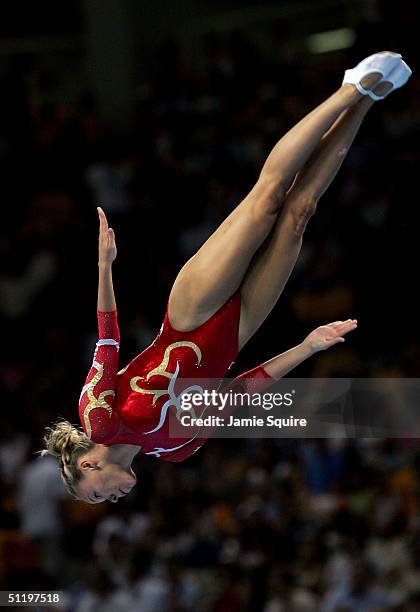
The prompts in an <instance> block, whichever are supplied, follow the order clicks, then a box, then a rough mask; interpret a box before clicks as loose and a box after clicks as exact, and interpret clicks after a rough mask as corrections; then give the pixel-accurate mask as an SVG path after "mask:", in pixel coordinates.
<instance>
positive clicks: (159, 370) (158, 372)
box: [130, 341, 202, 406]
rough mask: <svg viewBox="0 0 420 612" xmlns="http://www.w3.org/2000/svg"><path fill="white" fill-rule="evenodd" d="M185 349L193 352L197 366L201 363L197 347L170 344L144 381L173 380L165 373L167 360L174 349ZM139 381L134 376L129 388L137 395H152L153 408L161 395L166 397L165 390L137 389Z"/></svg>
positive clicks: (138, 378) (169, 373)
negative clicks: (153, 378) (163, 377)
mask: <svg viewBox="0 0 420 612" xmlns="http://www.w3.org/2000/svg"><path fill="white" fill-rule="evenodd" d="M184 346H185V347H187V348H190V349H192V350H193V351H194V353H195V354H196V356H197V365H200V362H201V357H202V353H201V349H200V347H198V346H197V345H196V344H195V343H194V342H188V341H185V342H173V343H172V344H169V345H168V346H167V347H166V349H165V353H164V355H163V359H162V361H161V363H160V364H159V365H158V366H157V367H156V368H154V369H153V370H150V372H148V374H147V376H146V380H150V378H151V377H152V376H165V377H166V378H169V379H171V378H173V375H174V373H173V372H168V371H167V369H166V368H167V367H168V364H169V358H170V356H171V352H172V351H173V350H174V349H176V348H180V347H184ZM140 379H141V376H134V377H133V378H132V379H131V380H130V386H131V388H132V390H133V391H136V392H137V393H148V394H150V395H153V401H152V405H153V406H154V405H155V403H156V400H157V399H158V398H159V397H162V395H167V393H168V390H167V389H142V387H139V386H138V385H137V381H138V380H140Z"/></svg>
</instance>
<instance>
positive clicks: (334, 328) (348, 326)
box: [303, 319, 357, 353]
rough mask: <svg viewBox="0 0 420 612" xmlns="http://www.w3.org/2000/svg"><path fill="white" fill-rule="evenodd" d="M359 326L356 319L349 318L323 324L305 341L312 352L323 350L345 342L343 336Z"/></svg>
mask: <svg viewBox="0 0 420 612" xmlns="http://www.w3.org/2000/svg"><path fill="white" fill-rule="evenodd" d="M356 327H357V320H356V319H347V321H335V323H328V324H327V325H321V326H320V327H317V328H316V329H314V331H313V332H311V333H310V334H309V336H307V337H306V338H305V340H304V341H303V343H304V344H305V345H306V346H307V347H309V348H310V350H311V352H312V353H316V352H317V351H323V350H325V349H327V348H330V346H334V344H338V343H339V342H344V338H343V336H345V335H346V334H348V333H349V332H351V331H353V330H354V329H356Z"/></svg>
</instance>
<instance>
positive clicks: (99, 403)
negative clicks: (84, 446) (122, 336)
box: [83, 363, 115, 438]
mask: <svg viewBox="0 0 420 612" xmlns="http://www.w3.org/2000/svg"><path fill="white" fill-rule="evenodd" d="M98 366H99V367H98V371H97V372H96V374H95V376H94V377H93V378H92V380H91V381H90V382H89V383H88V384H87V385H86V387H85V391H86V393H87V396H88V398H89V403H88V404H87V405H86V407H85V409H84V410H83V419H84V421H85V426H86V435H87V436H88V438H90V437H91V435H92V425H91V422H90V417H89V414H90V413H91V411H92V410H94V409H95V408H105V410H106V411H107V412H108V414H109V418H111V415H112V406H110V405H109V404H108V403H107V402H106V401H105V398H106V397H108V396H112V397H114V395H115V392H114V391H112V389H108V390H105V391H102V392H101V393H100V394H99V396H98V397H97V398H96V397H95V396H94V394H93V390H94V388H95V387H96V385H97V384H98V382H99V381H100V380H101V378H102V376H103V374H104V366H103V365H102V364H101V363H100V364H98Z"/></svg>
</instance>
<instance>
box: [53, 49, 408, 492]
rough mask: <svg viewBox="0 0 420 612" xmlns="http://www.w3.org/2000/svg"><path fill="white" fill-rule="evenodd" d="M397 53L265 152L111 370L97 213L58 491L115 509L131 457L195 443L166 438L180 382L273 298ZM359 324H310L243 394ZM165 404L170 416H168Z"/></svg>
mask: <svg viewBox="0 0 420 612" xmlns="http://www.w3.org/2000/svg"><path fill="white" fill-rule="evenodd" d="M410 75H411V70H410V69H409V68H408V66H407V64H406V63H405V62H404V61H403V60H402V58H401V55H400V54H397V53H392V52H387V51H384V52H381V53H376V54H374V55H371V56H369V57H368V58H366V59H364V60H363V61H362V62H360V63H359V64H358V65H357V66H356V67H355V68H353V69H351V70H346V72H345V76H344V80H343V84H342V86H341V87H340V88H339V89H338V90H337V91H336V92H335V93H333V94H332V95H331V96H330V97H329V98H327V99H326V100H325V101H324V102H323V103H322V104H321V105H320V106H318V107H317V108H315V110H313V111H312V112H310V113H309V114H308V115H307V116H306V117H304V118H303V119H302V120H301V121H300V122H299V123H298V124H297V125H295V126H294V127H293V128H292V129H291V130H290V131H289V132H288V133H287V134H286V135H285V136H283V137H282V138H281V139H280V140H279V141H278V142H277V144H276V145H275V146H274V148H273V149H272V151H271V152H270V154H269V156H268V158H267V160H266V162H265V163H264V165H263V168H262V170H261V173H260V175H259V178H258V180H257V182H256V184H255V185H254V187H253V188H252V189H251V191H250V192H249V193H248V194H247V195H246V197H245V199H244V200H243V201H242V202H241V203H240V204H239V205H238V206H237V207H236V208H235V209H234V210H233V211H232V212H231V213H230V215H229V216H228V217H227V218H226V219H225V220H224V221H223V223H222V224H221V225H220V227H219V228H218V229H217V230H216V231H215V232H214V234H213V235H211V236H210V238H209V239H208V240H207V241H206V242H205V243H204V244H203V246H202V247H201V248H200V249H199V250H198V252H197V253H196V254H195V255H194V256H193V257H192V258H191V259H190V260H189V261H188V262H187V263H186V264H185V265H184V266H183V268H182V269H181V271H180V272H179V275H178V276H177V278H176V280H175V283H174V285H173V287H172V290H171V292H170V296H169V300H168V307H167V311H166V315H165V319H164V321H163V325H162V327H161V329H160V332H159V334H158V335H157V337H156V339H155V340H154V342H153V343H152V344H151V345H150V346H149V347H148V348H146V349H145V350H144V351H143V352H142V353H141V354H139V355H138V356H137V357H135V358H134V359H133V360H132V361H131V362H130V363H129V364H128V365H127V366H126V367H125V368H124V369H122V370H120V371H118V352H119V342H120V334H119V328H118V323H117V307H116V303H115V297H114V291H113V284H112V262H113V261H114V260H115V257H116V255H117V248H116V243H115V234H114V231H113V230H112V229H111V228H109V227H108V223H107V219H106V216H105V214H104V212H103V211H102V209H100V208H98V215H99V224H100V230H99V263H98V266H99V287H98V304H97V317H98V327H99V340H98V342H97V344H96V350H95V354H94V357H93V364H92V367H91V370H90V372H89V374H88V376H87V379H86V383H85V385H84V387H83V389H82V393H81V395H80V400H79V416H80V420H81V423H82V426H83V431H82V430H81V429H79V428H76V427H74V426H72V425H71V423H69V422H68V421H60V422H58V423H56V424H55V425H54V426H53V427H52V428H47V432H46V436H45V438H44V441H45V443H46V448H45V449H44V450H43V451H41V454H48V453H50V454H52V455H54V456H56V457H58V459H59V461H60V468H61V475H62V478H63V481H64V483H65V485H66V486H67V489H68V491H69V492H70V493H71V494H72V495H73V496H74V497H76V498H78V499H80V500H83V501H85V502H88V503H99V502H102V501H104V500H110V501H112V502H116V501H118V499H119V498H120V497H121V496H124V495H127V493H129V491H130V490H131V489H132V488H133V486H134V485H135V483H136V476H135V474H134V472H133V470H132V468H131V463H132V460H133V458H134V456H135V455H136V454H137V453H138V452H141V453H144V454H146V455H151V456H154V457H158V458H160V459H162V460H165V461H182V460H184V459H186V458H187V457H189V456H191V455H192V454H193V453H194V452H195V451H196V450H198V448H199V447H200V446H201V445H202V444H203V443H204V441H205V439H206V437H199V435H198V434H196V435H194V436H193V437H190V438H189V439H182V440H179V439H178V440H176V439H175V440H174V439H173V438H171V437H170V436H169V422H170V420H171V419H174V418H176V417H177V416H179V411H180V407H179V396H176V395H175V394H174V384H175V381H176V379H177V378H178V377H182V378H184V379H185V378H189V379H194V378H197V377H198V376H199V377H200V378H206V379H209V378H212V379H217V380H220V379H222V378H223V377H224V376H225V375H226V372H227V370H228V368H229V366H230V365H231V364H232V362H233V361H234V359H235V358H236V356H237V354H238V352H239V351H240V350H241V349H242V347H243V346H244V345H245V344H246V343H247V342H248V340H249V339H250V338H251V337H252V336H253V334H254V333H255V332H256V331H257V329H258V328H259V327H260V325H261V324H262V322H263V321H264V320H265V318H266V317H267V316H268V314H269V313H270V311H271V310H272V308H273V306H274V305H275V303H276V301H277V299H278V298H279V296H280V294H281V292H282V290H283V288H284V286H285V283H286V281H287V280H288V278H289V276H290V274H291V272H292V269H293V267H294V265H295V262H296V260H297V257H298V254H299V251H300V248H301V245H302V236H303V233H304V230H305V227H306V224H307V223H308V220H309V219H310V217H311V216H312V215H313V214H314V212H315V209H316V205H317V202H318V200H319V198H320V197H321V196H322V195H323V193H324V192H325V191H326V189H327V188H328V186H329V184H330V183H331V181H332V180H333V178H334V176H335V175H336V173H337V172H338V170H339V168H340V166H341V164H342V162H343V160H344V158H345V156H346V154H347V152H348V150H349V147H350V145H351V143H352V141H353V139H354V137H355V135H356V133H357V131H358V129H359V127H360V125H361V122H362V120H363V118H364V117H365V115H366V113H367V111H368V110H369V108H370V107H371V106H372V105H373V104H374V102H375V101H376V100H381V99H383V98H385V97H386V96H387V95H388V94H389V93H390V92H391V91H392V90H394V89H397V88H398V87H401V86H402V85H404V83H406V82H407V80H408V78H409V77H410ZM356 326H357V321H356V320H354V319H348V320H347V321H336V322H334V323H330V324H328V325H323V326H321V327H318V328H317V329H315V330H314V331H313V332H311V333H310V334H309V336H307V337H306V338H305V340H303V342H301V343H300V344H298V345H297V346H296V347H294V348H292V349H290V350H289V351H287V352H285V353H283V354H281V355H278V356H277V357H274V358H273V359H271V360H269V361H267V362H266V363H263V364H262V365H260V366H258V367H256V368H254V369H253V370H250V371H249V372H246V373H245V374H242V375H241V376H240V377H238V379H235V381H237V382H239V384H241V385H242V390H243V389H245V390H249V389H252V388H255V387H253V385H255V381H259V382H260V383H262V384H263V385H264V384H269V383H271V384H272V383H273V380H276V379H278V378H280V377H282V376H284V375H285V374H286V373H287V372H289V371H290V370H292V369H293V368H294V367H296V366H297V365H298V364H300V363H301V362H302V361H303V360H305V359H306V358H308V357H309V356H310V355H312V354H313V353H315V352H316V351H320V350H323V349H326V348H329V347H331V346H333V345H335V344H337V343H339V342H344V335H345V334H347V333H348V332H350V331H352V330H354V329H355V328H356ZM174 408H175V410H174Z"/></svg>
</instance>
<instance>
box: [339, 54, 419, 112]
mask: <svg viewBox="0 0 420 612" xmlns="http://www.w3.org/2000/svg"><path fill="white" fill-rule="evenodd" d="M411 74H412V72H411V70H410V68H409V67H408V66H407V64H406V63H405V62H404V60H403V59H402V57H401V55H400V54H399V53H394V52H392V51H381V52H380V53H375V54H374V55H370V56H369V57H367V58H365V59H364V60H362V61H361V62H359V64H357V66H356V67H355V68H352V69H350V70H346V72H345V73H344V79H343V86H345V85H346V84H352V85H354V87H355V88H356V89H357V91H358V92H359V94H360V95H361V96H369V97H370V98H372V99H373V100H375V101H376V100H383V99H384V98H385V97H386V96H387V95H388V94H389V93H391V91H393V90H394V89H398V88H399V87H402V86H403V85H404V84H405V83H406V82H407V81H408V79H409V78H410V76H411Z"/></svg>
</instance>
